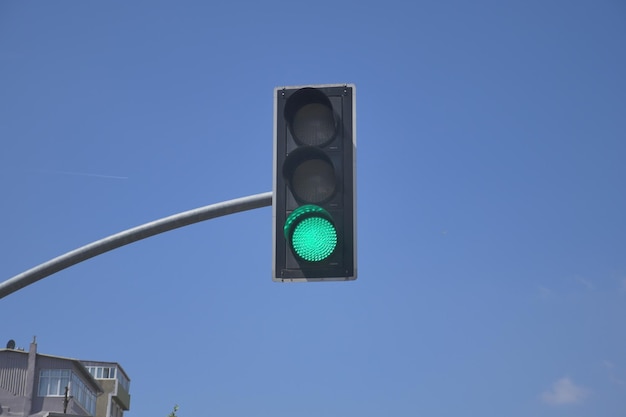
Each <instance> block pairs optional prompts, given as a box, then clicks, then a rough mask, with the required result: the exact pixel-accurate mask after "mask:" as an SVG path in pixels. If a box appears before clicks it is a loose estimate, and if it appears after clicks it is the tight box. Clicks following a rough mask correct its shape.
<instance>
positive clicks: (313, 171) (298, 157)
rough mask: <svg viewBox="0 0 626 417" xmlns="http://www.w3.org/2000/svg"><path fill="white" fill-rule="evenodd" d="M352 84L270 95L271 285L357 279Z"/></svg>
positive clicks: (290, 89) (288, 89)
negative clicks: (271, 132) (272, 124)
mask: <svg viewBox="0 0 626 417" xmlns="http://www.w3.org/2000/svg"><path fill="white" fill-rule="evenodd" d="M355 122H356V113H355V86H354V85H351V84H332V85H306V86H297V87H278V88H276V89H275V90H274V172H273V179H274V184H273V188H274V192H273V200H272V201H273V203H272V214H273V225H272V227H273V252H274V253H273V265H272V279H273V280H274V281H281V282H282V281H325V280H351V279H356V275H357V274H356V269H357V268H356V188H355V179H356V178H355V173H356V172H355V160H356V158H355V156H356V131H355Z"/></svg>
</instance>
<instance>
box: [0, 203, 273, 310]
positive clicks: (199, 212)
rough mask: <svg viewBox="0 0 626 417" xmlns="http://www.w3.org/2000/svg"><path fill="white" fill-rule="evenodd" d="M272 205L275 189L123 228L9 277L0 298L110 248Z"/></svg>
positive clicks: (0, 284)
mask: <svg viewBox="0 0 626 417" xmlns="http://www.w3.org/2000/svg"><path fill="white" fill-rule="evenodd" d="M271 205H272V192H271V191H270V192H266V193H261V194H255V195H251V196H247V197H241V198H236V199H234V200H228V201H223V202H221V203H216V204H211V205H208V206H204V207H200V208H197V209H193V210H189V211H185V212H182V213H178V214H174V215H172V216H168V217H164V218H162V219H158V220H155V221H152V222H150V223H145V224H142V225H140V226H136V227H133V228H132V229H128V230H124V231H123V232H119V233H116V234H114V235H111V236H109V237H105V238H104V239H100V240H97V241H95V242H92V243H90V244H88V245H85V246H82V247H80V248H78V249H74V250H73V251H71V252H67V253H66V254H64V255H61V256H58V257H56V258H54V259H51V260H49V261H47V262H44V263H42V264H40V265H37V266H36V267H34V268H31V269H29V270H28V271H24V272H22V273H21V274H18V275H16V276H14V277H13V278H9V279H7V280H6V281H4V282H2V283H0V298H4V297H6V296H7V295H9V294H12V293H14V292H15V291H17V290H19V289H21V288H24V287H26V286H27V285H30V284H33V283H35V282H37V281H39V280H40V279H43V278H46V277H48V276H50V275H52V274H54V273H55V272H59V271H61V270H63V269H65V268H69V267H70V266H72V265H76V264H77V263H80V262H82V261H85V260H87V259H89V258H93V257H94V256H98V255H101V254H103V253H105V252H108V251H110V250H113V249H116V248H119V247H121V246H124V245H128V244H129V243H133V242H136V241H138V240H141V239H145V238H147V237H150V236H154V235H158V234H159V233H163V232H167V231H170V230H174V229H178V228H179V227H183V226H188V225H190V224H194V223H198V222H201V221H204V220H209V219H214V218H216V217H221V216H226V215H228V214H233V213H239V212H241V211H246V210H253V209H256V208H260V207H267V206H271Z"/></svg>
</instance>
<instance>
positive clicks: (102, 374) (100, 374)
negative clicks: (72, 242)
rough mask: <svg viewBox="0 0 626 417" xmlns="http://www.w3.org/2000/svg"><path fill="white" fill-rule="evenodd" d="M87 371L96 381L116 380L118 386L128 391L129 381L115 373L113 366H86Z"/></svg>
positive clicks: (122, 375)
mask: <svg viewBox="0 0 626 417" xmlns="http://www.w3.org/2000/svg"><path fill="white" fill-rule="evenodd" d="M86 368H87V371H89V373H90V374H91V375H92V376H93V377H94V378H96V379H117V380H118V381H119V382H120V384H121V385H122V386H123V387H124V389H126V391H128V389H129V386H130V381H129V380H128V379H127V378H126V377H125V376H124V374H122V372H117V368H116V367H115V366H87V367H86Z"/></svg>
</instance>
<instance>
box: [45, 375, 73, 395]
mask: <svg viewBox="0 0 626 417" xmlns="http://www.w3.org/2000/svg"><path fill="white" fill-rule="evenodd" d="M71 373H72V371H70V370H69V369H42V370H41V373H40V374H39V396H40V397H58V396H63V395H65V387H69V386H70V375H71Z"/></svg>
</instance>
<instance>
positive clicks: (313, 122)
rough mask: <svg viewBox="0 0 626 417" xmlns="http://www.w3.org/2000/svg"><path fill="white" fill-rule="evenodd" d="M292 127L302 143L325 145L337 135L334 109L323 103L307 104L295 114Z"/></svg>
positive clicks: (295, 135)
mask: <svg viewBox="0 0 626 417" xmlns="http://www.w3.org/2000/svg"><path fill="white" fill-rule="evenodd" d="M291 129H292V133H293V135H294V137H295V139H296V140H297V141H298V142H300V143H301V144H303V145H308V146H323V145H325V144H326V143H328V142H329V141H331V140H332V139H333V138H334V137H335V130H336V125H335V116H334V115H333V109H332V108H330V107H329V106H327V105H325V104H322V103H310V104H306V105H304V106H302V107H301V108H300V109H299V110H298V111H297V112H296V114H295V115H294V117H293V122H292V126H291Z"/></svg>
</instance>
